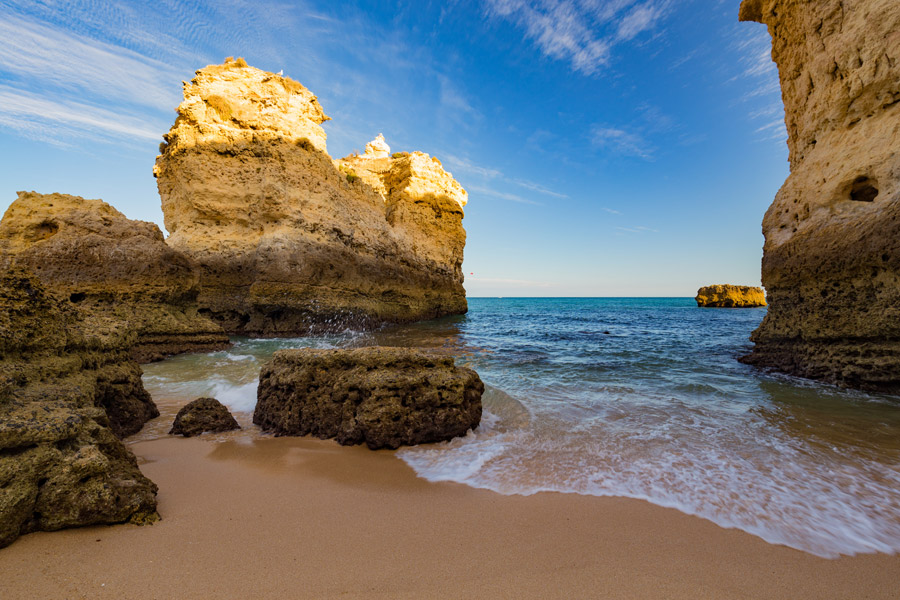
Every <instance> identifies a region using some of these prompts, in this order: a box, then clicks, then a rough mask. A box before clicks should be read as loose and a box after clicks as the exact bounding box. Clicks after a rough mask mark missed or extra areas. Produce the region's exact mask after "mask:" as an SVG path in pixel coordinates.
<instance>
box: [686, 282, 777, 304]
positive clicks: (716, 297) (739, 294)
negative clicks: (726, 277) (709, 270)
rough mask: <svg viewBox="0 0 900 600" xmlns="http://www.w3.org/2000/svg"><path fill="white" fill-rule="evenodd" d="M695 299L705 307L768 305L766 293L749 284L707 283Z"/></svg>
mask: <svg viewBox="0 0 900 600" xmlns="http://www.w3.org/2000/svg"><path fill="white" fill-rule="evenodd" d="M694 300H696V301H697V306H700V307H704V308H754V307H757V306H765V305H766V293H765V292H764V291H763V289H762V288H758V287H750V286H748V285H727V284H726V285H707V286H705V287H702V288H700V289H699V290H698V291H697V297H696V298H694Z"/></svg>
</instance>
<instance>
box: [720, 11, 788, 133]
mask: <svg viewBox="0 0 900 600" xmlns="http://www.w3.org/2000/svg"><path fill="white" fill-rule="evenodd" d="M738 32H739V33H738V35H739V37H738V39H737V40H736V41H734V42H733V43H732V45H731V47H732V50H734V51H735V53H736V54H737V56H738V57H739V59H738V60H739V69H740V71H739V72H738V73H737V74H736V75H735V76H734V77H732V78H731V80H730V82H740V83H741V84H743V85H744V86H746V87H745V89H744V90H743V91H742V92H741V96H740V102H742V103H754V104H757V105H761V106H759V107H758V108H756V109H755V110H752V111H751V112H750V114H749V116H750V118H751V119H752V120H761V119H765V122H764V123H763V124H762V125H760V126H758V128H757V129H756V133H757V134H759V136H760V137H759V138H758V139H759V141H773V140H774V141H783V140H785V139H787V130H786V128H785V126H784V107H783V105H782V102H781V93H780V92H781V87H780V85H779V81H778V68H777V66H776V65H775V63H774V62H772V54H771V52H772V51H771V38H770V37H769V34H768V32H767V31H766V30H765V28H763V27H750V26H748V25H746V24H742V26H741V28H740V29H739V30H738Z"/></svg>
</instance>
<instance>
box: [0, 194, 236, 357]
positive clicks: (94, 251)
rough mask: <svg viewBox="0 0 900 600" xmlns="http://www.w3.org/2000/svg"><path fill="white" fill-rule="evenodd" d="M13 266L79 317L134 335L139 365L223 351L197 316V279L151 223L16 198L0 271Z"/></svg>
mask: <svg viewBox="0 0 900 600" xmlns="http://www.w3.org/2000/svg"><path fill="white" fill-rule="evenodd" d="M10 266H19V267H22V268H25V269H27V270H28V271H29V272H30V273H32V274H34V275H35V276H36V277H37V278H38V279H39V280H40V281H41V283H42V284H43V285H44V287H46V288H47V290H48V291H50V292H52V293H53V294H55V295H57V296H59V297H60V298H63V299H65V300H68V301H69V302H70V303H71V304H72V306H73V307H75V308H76V309H77V310H78V311H79V312H80V313H81V316H82V318H83V319H86V320H87V321H88V322H92V323H93V324H94V326H95V327H96V328H98V329H99V330H103V328H108V327H110V326H111V325H113V326H114V325H115V323H117V322H120V323H124V324H127V325H128V326H129V327H132V328H134V330H135V331H136V333H137V338H136V339H135V345H134V347H133V348H132V354H133V356H134V357H135V358H136V359H138V360H139V361H141V362H144V361H147V360H154V359H158V358H161V357H163V356H165V355H167V354H177V353H178V352H184V351H189V350H214V349H218V348H222V347H225V346H227V345H228V343H229V342H228V338H227V336H226V335H225V333H224V331H222V328H221V327H220V326H219V325H218V324H216V323H214V322H212V321H211V320H210V319H209V318H207V317H204V316H202V315H200V314H199V313H198V312H197V294H198V292H199V275H198V273H197V269H196V266H195V265H194V264H193V263H192V262H191V261H190V260H189V259H188V258H187V257H185V256H184V255H182V254H181V253H179V252H177V251H176V250H173V249H172V248H170V247H169V246H167V245H166V243H165V240H164V239H163V235H162V232H160V230H159V228H158V227H157V226H156V225H155V224H153V223H148V222H145V221H133V220H131V219H128V218H126V217H125V215H123V214H122V213H120V212H119V211H117V210H116V209H114V208H113V207H112V206H110V205H108V204H106V203H105V202H103V201H102V200H85V199H84V198H80V197H78V196H69V195H66V194H37V193H35V192H19V194H18V198H17V199H16V200H15V201H14V202H13V203H12V204H11V205H10V206H9V209H8V210H7V211H6V214H4V216H3V219H2V221H0V268H3V267H10Z"/></svg>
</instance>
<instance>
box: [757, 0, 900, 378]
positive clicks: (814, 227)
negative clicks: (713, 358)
mask: <svg viewBox="0 0 900 600" xmlns="http://www.w3.org/2000/svg"><path fill="white" fill-rule="evenodd" d="M740 18H741V20H745V21H757V22H760V23H764V24H765V25H766V26H767V27H768V29H769V33H770V35H771V36H772V58H773V59H774V61H775V62H776V63H777V65H778V72H779V77H780V80H781V89H782V97H783V99H784V105H785V121H786V124H787V130H788V136H789V137H788V148H789V150H790V164H791V174H790V176H789V177H788V179H787V181H786V182H785V183H784V185H783V187H782V188H781V190H780V191H779V192H778V194H777V196H776V197H775V201H774V203H773V204H772V206H771V207H770V208H769V210H768V211H767V212H766V215H765V218H764V220H763V233H764V234H765V238H766V241H765V247H764V255H763V262H762V282H763V285H764V286H765V288H766V291H767V292H768V299H769V311H768V314H767V316H766V317H765V319H764V321H763V323H762V324H761V325H760V327H759V329H757V331H756V332H754V334H753V337H752V339H753V341H754V342H755V343H756V347H755V349H754V351H753V354H752V355H751V356H750V357H748V361H750V362H753V363H756V364H760V365H765V366H770V367H775V368H777V369H780V370H783V371H786V372H788V373H794V374H797V375H801V376H806V377H812V378H817V379H823V380H826V381H831V382H836V383H840V384H844V385H850V386H854V387H861V388H866V389H882V390H888V391H900V185H898V183H900V150H898V148H900V3H898V2H897V1H896V0H821V1H819V2H814V3H813V2H803V1H801V0H744V2H743V3H742V5H741V11H740Z"/></svg>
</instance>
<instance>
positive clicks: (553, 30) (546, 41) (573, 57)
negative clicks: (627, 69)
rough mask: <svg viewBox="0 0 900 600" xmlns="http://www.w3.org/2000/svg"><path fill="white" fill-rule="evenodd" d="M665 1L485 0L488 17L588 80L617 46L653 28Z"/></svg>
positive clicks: (664, 13)
mask: <svg viewBox="0 0 900 600" xmlns="http://www.w3.org/2000/svg"><path fill="white" fill-rule="evenodd" d="M668 8H669V0H643V1H642V2H636V1H635V0H539V1H537V2H530V1H528V0H485V9H486V12H487V14H488V15H489V16H491V17H493V18H499V19H503V20H506V21H510V22H512V23H514V24H515V25H517V26H518V27H521V28H522V29H524V31H525V38H526V39H529V40H531V41H532V42H533V43H534V44H535V45H536V46H537V47H538V48H539V49H540V51H541V52H542V53H543V54H544V55H545V56H547V57H549V58H553V59H556V60H565V61H568V62H569V63H570V64H571V67H572V69H573V70H575V71H577V72H580V73H583V74H585V75H592V74H594V73H596V72H598V71H599V70H600V69H601V68H602V67H604V66H606V65H607V64H608V63H609V62H610V57H611V55H612V49H613V47H614V46H615V45H616V44H619V43H624V42H628V41H629V40H632V39H634V38H635V37H637V36H638V35H640V34H641V33H643V32H646V31H650V30H652V29H654V28H655V27H656V26H657V25H658V23H659V22H660V21H661V20H662V18H663V17H664V16H665V15H666V13H667V12H668Z"/></svg>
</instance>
